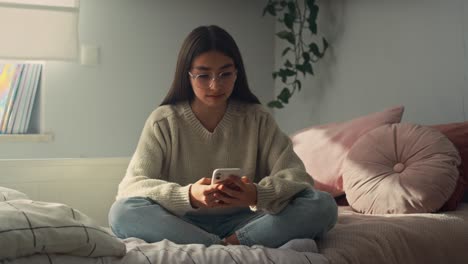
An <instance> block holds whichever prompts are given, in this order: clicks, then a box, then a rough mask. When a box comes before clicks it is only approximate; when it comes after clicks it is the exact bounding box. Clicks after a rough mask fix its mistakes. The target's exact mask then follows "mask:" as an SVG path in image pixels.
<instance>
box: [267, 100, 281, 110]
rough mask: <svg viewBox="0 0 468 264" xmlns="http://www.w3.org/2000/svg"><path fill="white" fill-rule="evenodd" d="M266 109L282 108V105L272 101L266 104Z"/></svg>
mask: <svg viewBox="0 0 468 264" xmlns="http://www.w3.org/2000/svg"><path fill="white" fill-rule="evenodd" d="M268 107H270V108H283V107H284V106H283V104H282V103H281V102H280V101H278V100H273V101H270V102H269V103H268Z"/></svg>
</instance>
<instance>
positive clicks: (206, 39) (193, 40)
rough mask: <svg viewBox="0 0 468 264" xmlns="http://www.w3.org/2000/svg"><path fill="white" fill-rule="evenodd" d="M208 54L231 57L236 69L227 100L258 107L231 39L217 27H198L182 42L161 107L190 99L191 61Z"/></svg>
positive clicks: (234, 43)
mask: <svg viewBox="0 0 468 264" xmlns="http://www.w3.org/2000/svg"><path fill="white" fill-rule="evenodd" d="M208 51H219V52H221V53H223V54H224V55H226V56H228V57H230V58H232V60H233V61H234V66H235V67H236V69H237V79H236V82H235V84H234V89H233V91H232V94H231V96H230V98H234V99H237V100H240V101H244V102H248V103H255V104H260V101H259V100H258V98H257V96H255V95H254V94H253V93H252V92H251V91H250V89H249V84H248V83H247V76H246V75H245V68H244V63H243V62H242V57H241V54H240V51H239V48H238V47H237V45H236V42H235V41H234V39H233V38H232V37H231V35H229V33H227V32H226V31H225V30H224V29H222V28H220V27H218V26H214V25H212V26H201V27H197V28H195V29H194V30H193V31H192V32H190V34H189V35H188V36H187V38H186V39H185V40H184V43H183V44H182V47H181V49H180V52H179V57H178V58H177V66H176V71H175V75H174V80H173V81H172V85H171V89H170V90H169V92H168V93H167V95H166V97H165V98H164V100H163V101H162V103H161V105H167V104H175V103H177V102H179V101H185V100H192V99H193V98H194V96H195V95H194V93H193V90H192V85H191V83H190V79H189V75H188V72H189V71H190V68H191V67H192V61H193V60H194V59H195V58H196V57H197V56H198V55H200V54H202V53H205V52H208Z"/></svg>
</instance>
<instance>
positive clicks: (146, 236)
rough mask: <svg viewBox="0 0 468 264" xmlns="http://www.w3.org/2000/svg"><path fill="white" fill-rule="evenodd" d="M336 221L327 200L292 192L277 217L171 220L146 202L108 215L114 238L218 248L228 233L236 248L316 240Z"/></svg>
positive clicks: (247, 214) (123, 203)
mask: <svg viewBox="0 0 468 264" xmlns="http://www.w3.org/2000/svg"><path fill="white" fill-rule="evenodd" d="M336 220H337V205H336V203H335V200H334V199H333V197H332V196H331V195H330V194H328V193H325V192H322V191H318V190H315V189H306V190H304V191H302V192H300V193H298V194H297V195H296V196H294V198H293V199H292V200H291V201H290V203H289V205H288V206H286V207H285V208H284V209H283V210H282V211H281V212H280V213H278V214H275V215H271V214H266V213H264V212H252V211H250V209H249V208H246V209H244V210H242V211H240V212H236V213H234V214H227V215H196V214H189V213H188V214H185V215H184V216H181V217H179V216H176V215H174V214H172V213H170V212H169V211H167V210H166V209H164V208H163V207H162V206H160V205H159V204H157V203H156V202H154V201H153V200H151V199H149V198H143V197H132V198H126V199H120V200H118V201H116V202H115V203H114V204H113V205H112V207H111V209H110V212H109V223H110V226H111V229H112V231H113V232H114V233H115V235H116V236H118V237H120V238H128V237H137V238H140V239H143V240H145V241H146V242H148V243H153V242H158V241H161V240H163V239H168V240H170V241H172V242H174V243H177V244H191V243H197V244H205V245H206V246H209V245H212V244H221V239H222V238H225V237H227V236H229V235H231V234H233V233H234V232H235V233H236V235H237V238H238V239H239V241H240V244H241V245H246V246H252V245H264V246H266V247H272V248H276V247H278V246H281V245H282V244H284V243H286V242H288V241H289V240H291V239H294V238H312V239H314V238H319V237H321V236H323V235H324V234H325V233H326V232H327V231H328V230H330V229H331V228H332V227H333V226H334V225H335V223H336Z"/></svg>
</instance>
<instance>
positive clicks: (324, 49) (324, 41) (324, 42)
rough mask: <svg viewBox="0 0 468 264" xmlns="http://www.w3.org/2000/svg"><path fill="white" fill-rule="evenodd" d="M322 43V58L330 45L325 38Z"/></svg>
mask: <svg viewBox="0 0 468 264" xmlns="http://www.w3.org/2000/svg"><path fill="white" fill-rule="evenodd" d="M322 42H323V52H322V56H323V54H325V51H326V50H327V49H328V46H329V44H328V41H327V40H326V39H325V38H322Z"/></svg>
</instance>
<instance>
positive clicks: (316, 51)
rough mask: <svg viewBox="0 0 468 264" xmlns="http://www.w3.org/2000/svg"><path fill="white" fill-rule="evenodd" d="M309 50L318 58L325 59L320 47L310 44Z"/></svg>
mask: <svg viewBox="0 0 468 264" xmlns="http://www.w3.org/2000/svg"><path fill="white" fill-rule="evenodd" d="M309 49H310V51H311V52H312V53H313V54H314V55H315V56H316V57H319V58H322V57H323V54H322V53H321V52H320V50H319V47H318V46H317V44H315V43H310V45H309Z"/></svg>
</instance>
